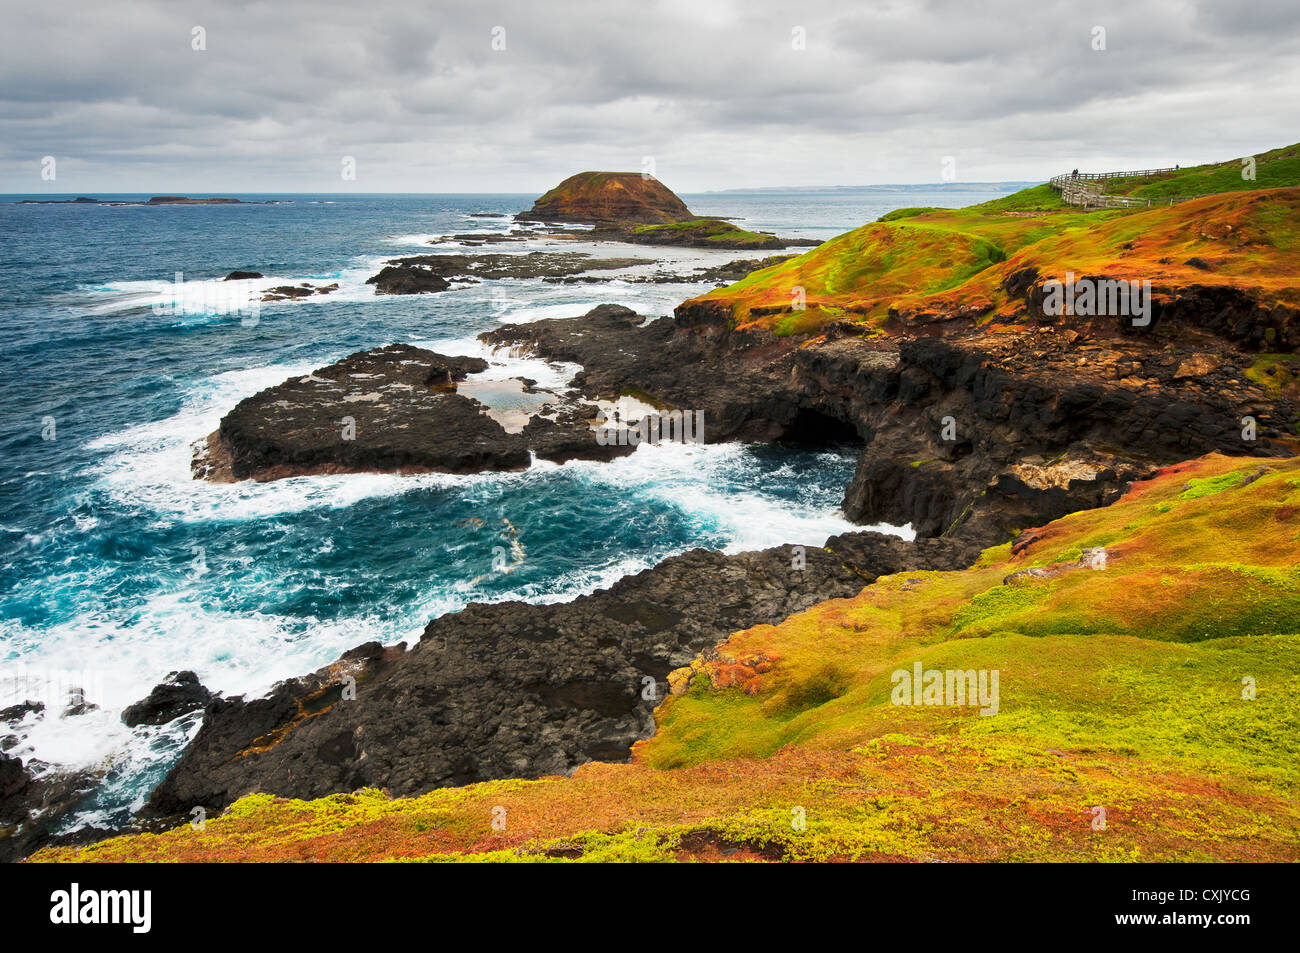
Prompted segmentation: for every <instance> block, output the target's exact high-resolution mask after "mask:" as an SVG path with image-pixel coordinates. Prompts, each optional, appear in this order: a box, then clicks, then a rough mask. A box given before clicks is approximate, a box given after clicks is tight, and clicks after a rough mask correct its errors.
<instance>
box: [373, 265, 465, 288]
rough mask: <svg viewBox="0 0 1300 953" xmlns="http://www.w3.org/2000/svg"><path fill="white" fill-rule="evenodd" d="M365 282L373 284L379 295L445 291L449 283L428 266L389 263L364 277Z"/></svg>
mask: <svg viewBox="0 0 1300 953" xmlns="http://www.w3.org/2000/svg"><path fill="white" fill-rule="evenodd" d="M366 284H368V285H374V286H375V293H376V294H381V295H418V294H428V293H429V292H433V291H446V290H447V289H448V288H449V287H451V286H450V285H448V284H447V281H446V279H445V278H441V277H439V276H438V275H436V274H434V273H433V272H432V271H430V270H429V269H428V268H419V267H416V266H414V265H389V266H388V267H386V268H384V269H382V270H381V271H380V272H379V274H377V275H372V276H370V277H369V278H367V279H366Z"/></svg>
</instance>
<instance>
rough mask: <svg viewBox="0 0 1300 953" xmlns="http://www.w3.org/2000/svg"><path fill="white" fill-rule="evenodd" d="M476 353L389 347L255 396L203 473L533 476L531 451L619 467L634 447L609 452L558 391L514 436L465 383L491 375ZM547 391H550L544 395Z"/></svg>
mask: <svg viewBox="0 0 1300 953" xmlns="http://www.w3.org/2000/svg"><path fill="white" fill-rule="evenodd" d="M487 367H488V364H487V362H486V361H484V360H483V359H482V358H477V357H447V356H445V355H442V354H436V353H434V352H432V351H426V350H423V349H421V348H416V347H411V346H410V345H406V344H390V345H388V346H387V347H382V348H376V349H374V350H371V351H360V352H358V353H356V354H353V355H351V356H350V357H348V358H346V359H344V360H342V361H340V362H339V363H337V364H332V365H330V366H329V367H324V368H319V369H317V370H315V371H313V372H312V373H311V374H308V375H307V376H305V377H299V378H294V379H292V380H289V381H286V382H284V383H283V384H279V385H277V386H275V387H270V388H267V389H266V390H264V391H261V392H260V393H258V394H254V395H253V396H252V397H249V398H247V399H245V400H243V401H241V402H240V403H239V404H237V405H236V406H235V408H234V409H233V410H231V411H230V413H228V414H227V415H226V416H225V417H223V418H222V420H221V426H220V427H219V428H218V430H217V431H216V432H215V433H213V434H211V435H210V436H209V437H208V438H207V440H206V441H205V442H203V443H201V444H198V445H196V447H195V451H194V460H193V464H192V470H193V473H194V476H195V477H196V478H201V479H208V480H214V481H217V482H229V481H232V480H244V479H254V480H275V479H280V478H283V477H289V476H301V475H305V474H321V473H359V472H377V473H420V472H431V471H436V472H443V473H480V472H483V471H501V470H523V469H526V468H527V467H528V465H529V464H530V462H531V457H530V455H529V451H530V450H535V451H536V452H537V455H538V456H539V457H542V458H543V459H547V460H554V461H556V462H563V461H564V460H569V459H574V458H582V459H591V460H609V459H612V458H613V457H615V456H619V455H622V454H625V453H631V452H632V451H633V450H634V449H635V447H618V446H602V445H601V444H600V443H599V442H598V441H597V439H596V432H595V431H594V430H593V429H592V422H593V421H594V419H595V417H596V413H597V409H596V407H595V406H594V405H591V404H585V403H581V402H575V401H574V400H573V399H572V398H569V397H565V396H561V395H556V396H555V402H554V403H553V404H545V405H543V406H542V408H541V410H539V411H538V413H536V414H534V415H533V416H532V417H531V418H529V419H527V420H526V421H523V422H522V423H521V425H520V426H521V427H522V431H521V432H513V431H510V430H507V429H506V427H504V426H503V425H502V424H501V423H500V422H498V421H497V420H496V419H494V418H493V417H492V416H491V415H490V413H489V411H488V408H487V407H485V406H484V405H483V404H482V403H480V402H479V401H477V400H475V399H473V398H472V397H470V396H467V395H466V394H462V393H458V391H457V385H458V382H461V381H464V380H465V378H466V377H467V376H468V375H470V374H475V373H479V372H481V371H484V370H486V369H487ZM543 393H545V392H543Z"/></svg>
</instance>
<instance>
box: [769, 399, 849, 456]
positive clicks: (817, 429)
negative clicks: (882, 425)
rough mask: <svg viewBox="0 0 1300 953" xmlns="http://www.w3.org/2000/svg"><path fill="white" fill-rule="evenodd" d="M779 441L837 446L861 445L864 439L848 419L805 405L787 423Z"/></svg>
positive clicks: (805, 444) (806, 444)
mask: <svg viewBox="0 0 1300 953" xmlns="http://www.w3.org/2000/svg"><path fill="white" fill-rule="evenodd" d="M778 442H779V443H784V444H790V445H792V446H797V447H836V446H843V445H845V444H852V445H855V446H861V445H862V444H863V439H862V436H861V435H860V434H859V433H858V428H857V427H855V426H853V424H851V423H849V422H848V421H846V420H841V419H840V418H838V417H832V416H831V415H830V414H826V413H822V412H821V411H820V410H813V409H812V408H811V407H804V408H801V409H800V411H799V413H797V414H795V416H794V419H793V420H791V421H790V422H789V423H788V424H786V425H785V429H784V430H783V431H782V432H781V436H780V438H779V440H778Z"/></svg>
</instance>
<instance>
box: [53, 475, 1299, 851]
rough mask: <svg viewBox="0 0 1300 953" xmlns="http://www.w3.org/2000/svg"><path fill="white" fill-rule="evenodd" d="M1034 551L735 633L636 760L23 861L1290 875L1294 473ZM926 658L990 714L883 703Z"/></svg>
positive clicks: (1154, 490)
mask: <svg viewBox="0 0 1300 953" xmlns="http://www.w3.org/2000/svg"><path fill="white" fill-rule="evenodd" d="M1037 536H1038V538H1037V539H1036V540H1034V541H1033V542H1031V543H1030V544H1029V545H1028V546H1025V547H1022V548H1021V549H1020V551H1019V552H1017V553H1016V554H1014V555H1013V554H1012V553H1011V546H1010V545H1009V544H1008V545H1005V546H1000V547H996V548H993V549H989V550H987V551H985V552H984V554H983V555H982V557H981V558H980V560H979V561H978V562H977V563H976V564H975V565H974V566H973V567H972V568H970V569H967V570H963V571H959V572H911V573H901V574H898V575H895V576H887V577H882V578H881V579H880V580H878V581H877V582H876V583H874V584H872V585H870V586H868V587H866V588H865V589H864V590H863V591H862V592H861V593H860V594H859V595H858V596H856V597H854V598H851V599H840V600H833V601H830V602H826V603H823V604H821V605H818V606H815V607H813V608H812V609H810V610H808V611H806V612H803V613H801V614H799V615H796V616H793V617H791V618H790V619H788V620H787V621H785V622H783V623H781V624H780V625H776V626H756V627H754V628H751V629H748V630H745V631H743V632H738V633H735V634H733V635H732V636H731V638H730V639H729V640H727V641H726V642H725V643H723V644H722V645H721V646H719V648H718V650H717V651H716V652H711V653H706V654H705V656H702V657H701V658H700V659H697V660H696V662H695V663H694V665H692V666H691V668H690V669H688V670H679V671H678V672H676V673H674V677H673V679H672V681H673V687H674V691H675V692H679V694H674V695H672V696H671V697H669V698H668V699H667V700H666V701H665V702H664V703H662V704H661V705H660V707H659V709H658V711H657V718H658V722H659V729H658V731H657V733H656V734H655V736H654V737H653V738H651V739H649V740H648V741H645V742H642V743H640V744H639V745H638V746H637V748H636V750H635V752H634V760H633V762H632V763H631V764H591V765H587V766H585V767H583V768H581V769H579V770H578V771H577V772H575V773H574V775H573V776H571V777H567V778H558V777H557V778H545V779H542V780H538V781H495V782H488V783H482V784H474V785H469V786H467V787H464V788H458V789H449V790H440V791H435V792H432V793H430V794H428V795H425V796H422V797H417V798H406V799H393V798H389V797H387V796H386V795H385V794H384V793H383V792H379V791H373V790H371V791H363V792H358V793H355V794H351V795H338V796H334V797H328V798H323V799H320V800H317V801H310V802H304V801H295V800H286V799H281V798H276V797H273V796H271V795H266V794H254V795H250V796H248V797H245V798H244V799H242V800H240V801H238V802H237V803H236V804H235V805H233V806H232V807H231V808H230V809H229V810H228V811H227V812H226V813H225V814H223V815H222V816H220V817H217V818H213V819H210V820H209V821H208V822H207V824H206V826H205V829H203V830H195V829H193V828H191V827H188V826H186V827H181V828H179V829H177V830H174V831H170V832H167V833H164V834H158V835H153V834H144V835H136V836H128V837H119V838H115V839H112V840H108V841H104V842H102V843H99V844H96V845H93V846H90V847H86V848H81V849H75V848H62V849H52V850H45V851H42V852H41V853H39V854H38V855H36V857H35V858H33V859H35V860H41V861H95V860H103V861H115V860H133V861H135V860H139V861H151V860H157V861H185V860H201V861H239V860H434V861H440V860H491V861H521V860H550V861H564V860H685V859H710V860H711V859H776V858H783V859H792V860H801V859H807V860H910V861H915V860H1106V861H1112V860H1296V859H1300V800H1298V799H1297V795H1298V794H1300V705H1298V703H1300V665H1298V664H1297V663H1298V662H1300V569H1298V568H1297V564H1298V563H1300V460H1257V459H1256V460H1242V459H1237V458H1226V457H1221V456H1217V455H1210V456H1207V457H1204V458H1201V459H1199V460H1195V461H1192V462H1189V463H1186V464H1181V465H1179V466H1177V467H1171V468H1168V469H1166V470H1164V471H1162V472H1161V474H1160V475H1159V476H1157V477H1156V478H1155V479H1153V480H1151V481H1149V482H1147V483H1143V484H1138V485H1135V486H1134V487H1133V489H1132V490H1130V492H1129V493H1128V494H1127V495H1126V496H1125V497H1124V498H1122V499H1121V500H1120V501H1118V502H1116V503H1115V504H1113V505H1112V506H1110V507H1107V508H1105V509H1101V510H1091V511H1086V512H1081V513H1076V514H1073V515H1071V516H1067V517H1065V518H1063V519H1061V520H1058V521H1056V522H1054V523H1052V524H1050V525H1048V526H1047V527H1044V528H1042V529H1040V530H1038V531H1037ZM1096 547H1103V548H1104V549H1105V551H1106V562H1105V567H1104V568H1102V569H1093V568H1086V567H1081V566H1079V565H1077V564H1078V563H1079V562H1080V557H1081V556H1082V554H1083V551H1084V550H1085V549H1092V548H1096ZM1031 567H1037V568H1041V569H1046V570H1049V571H1050V572H1049V573H1048V574H1047V575H1043V576H1039V577H1032V576H1031V577H1022V578H1019V579H1016V580H1012V581H1010V582H1007V581H1006V580H1007V577H1009V576H1010V575H1011V574H1012V573H1014V572H1016V571H1018V570H1022V569H1026V568H1031ZM1055 570H1059V571H1055ZM917 662H919V663H921V664H922V666H923V668H925V669H927V670H928V669H939V670H947V669H959V670H985V671H989V672H991V671H996V672H997V673H998V676H999V683H998V684H999V698H998V706H997V707H998V711H997V714H995V715H989V716H984V715H981V714H979V712H978V709H977V708H975V707H970V706H966V707H958V706H942V705H919V706H908V705H898V704H894V703H893V700H892V698H891V695H892V686H893V673H894V672H895V671H899V670H905V671H911V670H912V667H913V665H914V664H915V663H917Z"/></svg>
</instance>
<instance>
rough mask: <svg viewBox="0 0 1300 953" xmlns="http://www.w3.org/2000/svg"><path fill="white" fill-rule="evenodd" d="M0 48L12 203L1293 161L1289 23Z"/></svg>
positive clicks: (453, 5)
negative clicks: (643, 178) (1287, 153)
mask: <svg viewBox="0 0 1300 953" xmlns="http://www.w3.org/2000/svg"><path fill="white" fill-rule="evenodd" d="M0 23H3V24H4V29H3V31H0V192H5V193H37V194H39V193H73V194H78V195H85V194H91V195H93V194H96V193H101V194H103V193H111V192H146V193H154V194H160V193H179V194H186V193H189V194H200V193H202V194H219V193H222V192H244V193H247V192H281V193H283V192H363V193H364V192H522V193H540V192H542V191H545V190H546V189H548V188H550V187H551V186H553V185H554V184H555V183H556V182H558V181H559V180H561V179H563V178H565V177H566V176H568V175H571V174H573V173H575V172H579V171H583V170H587V169H604V170H612V171H649V172H652V173H653V174H654V175H655V176H656V177H658V178H659V179H660V180H661V181H663V182H664V183H665V184H666V185H668V186H669V187H670V188H672V189H674V190H675V191H678V192H684V193H692V192H700V191H706V190H712V189H731V188H752V187H780V186H833V185H867V184H874V183H927V182H938V181H941V180H943V179H944V178H945V174H946V176H947V177H949V178H951V177H955V179H956V180H958V181H1005V180H1045V179H1046V178H1048V177H1049V176H1051V175H1053V174H1055V173H1057V172H1061V171H1069V170H1071V169H1074V168H1080V169H1083V170H1085V171H1112V170H1116V169H1129V168H1154V167H1163V166H1171V165H1174V164H1176V163H1177V164H1182V165H1191V164H1195V163H1199V162H1208V161H1222V160H1226V159H1233V158H1239V157H1242V156H1246V155H1251V154H1255V153H1258V152H1262V151H1265V150H1267V149H1269V148H1273V147H1276V146H1280V145H1287V144H1290V143H1291V142H1294V141H1296V140H1300V132H1297V130H1298V129H1300V122H1297V120H1298V119H1300V55H1298V54H1300V0H1122V2H1110V0H1107V2H1091V0H1059V2H1058V0H1017V2H1012V0H984V2H979V3H975V2H970V0H966V2H948V0H879V2H878V0H839V2H833V3H832V2H820V0H798V2H765V0H634V2H618V0H545V2H543V0H526V2H490V0H461V2H447V0H425V2H413V0H407V2H390V0H365V2H358V0H351V2H334V0H312V2H300V0H276V2H270V0H267V2H239V0H224V2H220V3H216V2H191V0H112V2H106V0H79V2H60V0H40V2H34V0H0ZM51 158H52V159H53V161H52V162H51V161H50V159H51ZM349 171H351V172H352V173H354V174H352V175H351V176H349V174H348V173H349ZM51 175H52V176H53V177H52V178H51V177H50V176H51Z"/></svg>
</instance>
